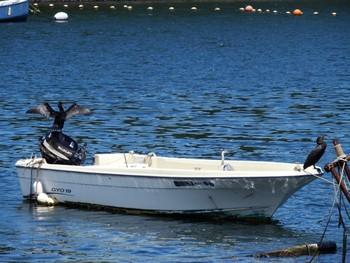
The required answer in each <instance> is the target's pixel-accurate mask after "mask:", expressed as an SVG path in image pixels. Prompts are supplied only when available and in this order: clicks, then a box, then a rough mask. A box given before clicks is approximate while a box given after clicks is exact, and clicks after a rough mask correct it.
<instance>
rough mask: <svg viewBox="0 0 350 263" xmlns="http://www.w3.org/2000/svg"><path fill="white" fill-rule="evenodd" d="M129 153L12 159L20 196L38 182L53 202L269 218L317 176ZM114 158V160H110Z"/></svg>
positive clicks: (293, 168)
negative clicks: (60, 160)
mask: <svg viewBox="0 0 350 263" xmlns="http://www.w3.org/2000/svg"><path fill="white" fill-rule="evenodd" d="M147 158H148V157H147V156H142V155H135V154H125V155H124V154H108V155H96V157H95V160H96V162H95V164H94V165H91V166H70V165H54V164H46V163H44V164H39V163H40V161H42V160H43V159H40V158H39V159H25V160H19V161H18V162H17V163H16V167H17V172H18V177H19V180H20V185H21V189H22V193H23V196H25V197H31V196H33V195H34V194H35V189H33V187H32V186H33V184H34V183H38V182H40V183H41V185H42V190H43V192H45V193H46V194H48V195H50V196H52V197H53V198H55V199H57V201H58V202H59V203H66V204H72V203H74V204H88V205H96V206H104V207H110V208H117V209H125V210H127V211H130V210H136V211H142V212H145V213H165V214H169V213H171V214H207V215H211V214H222V215H225V216H235V217H272V215H273V214H274V212H275V211H276V209H277V208H278V207H280V206H281V205H282V204H283V203H284V202H285V201H286V200H287V199H288V198H289V197H290V196H291V195H292V194H293V193H295V192H296V191H298V190H299V189H300V188H301V187H303V186H305V185H306V184H308V183H310V182H311V181H312V180H314V179H315V178H316V177H314V176H313V175H311V173H313V174H317V175H321V173H322V172H320V170H314V169H313V168H309V169H310V170H308V172H305V171H302V170H301V169H300V165H297V164H287V163H273V162H248V161H245V162H244V161H227V162H225V163H229V164H230V166H231V167H233V169H234V170H233V171H223V170H222V169H221V165H220V161H217V160H198V159H180V158H165V157H155V156H154V157H152V161H151V159H148V161H146V160H147ZM114 160H115V161H114Z"/></svg>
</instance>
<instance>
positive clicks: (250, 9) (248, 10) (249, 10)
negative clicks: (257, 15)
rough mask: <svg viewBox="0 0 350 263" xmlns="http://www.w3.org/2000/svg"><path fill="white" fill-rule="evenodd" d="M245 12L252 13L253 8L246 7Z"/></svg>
mask: <svg viewBox="0 0 350 263" xmlns="http://www.w3.org/2000/svg"><path fill="white" fill-rule="evenodd" d="M244 10H245V11H247V12H252V11H253V7H252V6H251V5H247V6H246V7H245V9H244Z"/></svg>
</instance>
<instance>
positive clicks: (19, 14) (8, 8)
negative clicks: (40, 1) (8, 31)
mask: <svg viewBox="0 0 350 263" xmlns="http://www.w3.org/2000/svg"><path fill="white" fill-rule="evenodd" d="M28 11H29V2H28V0H7V1H1V2H0V22H22V21H26V20H27V18H28Z"/></svg>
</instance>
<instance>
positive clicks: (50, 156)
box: [39, 131, 86, 165]
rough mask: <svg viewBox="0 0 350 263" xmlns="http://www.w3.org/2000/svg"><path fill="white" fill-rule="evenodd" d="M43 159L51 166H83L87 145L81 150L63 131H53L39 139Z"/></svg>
mask: <svg viewBox="0 0 350 263" xmlns="http://www.w3.org/2000/svg"><path fill="white" fill-rule="evenodd" d="M39 148H40V152H41V154H42V157H43V158H45V159H46V162H47V163H50V164H68V165H81V164H82V163H83V162H84V161H85V157H86V144H85V145H84V147H83V149H79V147H78V144H77V143H76V142H75V141H74V140H73V139H72V138H71V137H69V136H67V135H65V134H63V133H62V132H61V131H51V132H49V133H47V134H45V135H44V136H42V137H41V138H40V139H39Z"/></svg>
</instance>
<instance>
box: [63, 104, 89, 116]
mask: <svg viewBox="0 0 350 263" xmlns="http://www.w3.org/2000/svg"><path fill="white" fill-rule="evenodd" d="M77 114H83V115H91V114H92V113H91V111H90V110H89V109H87V108H85V107H82V106H79V105H77V104H76V103H73V104H72V105H71V106H70V107H69V108H68V109H67V111H66V120H67V119H69V118H71V117H73V116H75V115H77Z"/></svg>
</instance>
